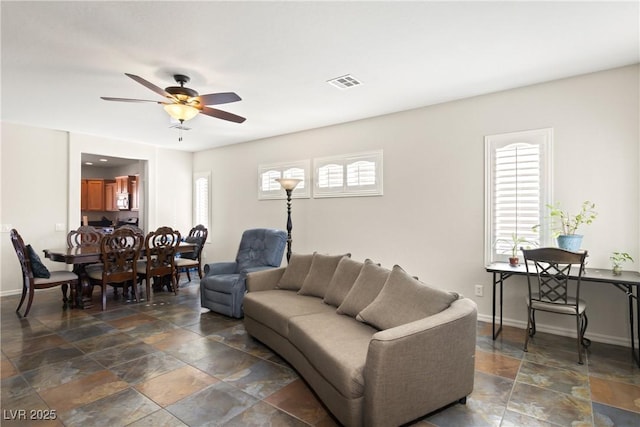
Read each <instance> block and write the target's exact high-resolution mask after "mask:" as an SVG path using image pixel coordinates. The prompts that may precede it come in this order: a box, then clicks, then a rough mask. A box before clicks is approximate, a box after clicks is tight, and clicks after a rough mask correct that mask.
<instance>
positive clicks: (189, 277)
mask: <svg viewBox="0 0 640 427" xmlns="http://www.w3.org/2000/svg"><path fill="white" fill-rule="evenodd" d="M185 270H187V279H189V282H191V274H190V273H189V270H190V269H189V267H187V268H185Z"/></svg>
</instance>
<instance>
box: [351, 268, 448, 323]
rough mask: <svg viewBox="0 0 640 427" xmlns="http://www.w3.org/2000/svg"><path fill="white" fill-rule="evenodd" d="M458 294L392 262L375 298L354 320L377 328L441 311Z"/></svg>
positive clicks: (406, 321) (411, 320) (410, 320)
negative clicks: (428, 282) (385, 279)
mask: <svg viewBox="0 0 640 427" xmlns="http://www.w3.org/2000/svg"><path fill="white" fill-rule="evenodd" d="M456 299H458V294H456V293H453V292H446V291H443V290H441V289H437V288H434V287H432V286H429V285H427V284H424V283H422V282H420V281H418V280H416V279H415V278H414V277H412V276H410V275H409V274H407V272H406V271H404V270H403V269H402V267H400V266H398V265H395V266H393V269H392V270H391V274H390V275H389V277H388V278H387V281H386V283H385V284H384V287H383V288H382V290H381V291H380V293H379V294H378V296H377V297H376V299H375V300H373V302H372V303H371V304H369V305H368V306H367V307H366V308H365V309H364V310H362V311H361V312H360V313H359V314H358V316H357V317H356V319H358V320H360V321H361V322H366V323H368V324H370V325H372V326H373V327H375V328H378V329H380V330H383V329H389V328H393V327H396V326H400V325H404V324H405V323H409V322H413V321H414V320H418V319H422V318H425V317H429V316H432V315H434V314H437V313H440V312H441V311H442V310H444V309H446V308H447V307H449V306H450V305H451V303H452V302H453V301H455V300H456Z"/></svg>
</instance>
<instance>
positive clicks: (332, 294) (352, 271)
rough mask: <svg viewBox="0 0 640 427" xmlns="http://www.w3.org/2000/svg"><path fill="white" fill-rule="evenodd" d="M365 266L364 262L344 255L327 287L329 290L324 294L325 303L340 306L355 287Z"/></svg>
mask: <svg viewBox="0 0 640 427" xmlns="http://www.w3.org/2000/svg"><path fill="white" fill-rule="evenodd" d="M363 266H364V263H362V262H360V261H355V260H353V259H351V258H349V257H343V258H342V259H340V262H339V263H338V266H337V267H336V272H335V273H334V274H333V277H332V278H331V281H330V282H329V286H328V287H327V292H325V294H324V302H325V304H329V305H332V306H334V307H338V306H339V305H340V304H342V301H344V299H345V297H346V296H347V294H348V293H349V291H350V290H351V288H352V287H353V284H354V283H355V281H356V279H357V278H358V275H359V274H360V270H362V267H363Z"/></svg>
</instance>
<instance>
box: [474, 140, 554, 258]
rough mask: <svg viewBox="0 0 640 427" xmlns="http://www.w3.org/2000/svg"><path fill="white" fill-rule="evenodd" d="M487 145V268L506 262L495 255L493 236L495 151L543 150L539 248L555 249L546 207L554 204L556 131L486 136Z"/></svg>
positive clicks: (485, 191)
mask: <svg viewBox="0 0 640 427" xmlns="http://www.w3.org/2000/svg"><path fill="white" fill-rule="evenodd" d="M484 142H485V159H484V165H485V188H484V198H485V226H484V261H485V265H489V264H491V263H494V262H503V261H505V259H503V258H505V257H504V256H498V255H497V254H496V253H495V242H494V239H493V236H494V234H495V233H494V224H493V223H494V221H493V220H494V218H493V215H494V198H495V194H494V191H493V190H494V189H493V182H494V170H493V161H494V160H493V156H494V153H495V150H496V149H498V148H503V147H506V146H509V145H511V144H515V143H517V142H526V143H528V144H536V145H539V146H540V199H541V200H540V206H539V217H540V227H539V233H540V245H541V246H551V245H552V233H551V230H550V228H549V224H548V215H547V214H546V213H547V207H546V206H547V204H551V203H553V128H542V129H533V130H526V131H518V132H509V133H503V134H495V135H487V136H485V137H484Z"/></svg>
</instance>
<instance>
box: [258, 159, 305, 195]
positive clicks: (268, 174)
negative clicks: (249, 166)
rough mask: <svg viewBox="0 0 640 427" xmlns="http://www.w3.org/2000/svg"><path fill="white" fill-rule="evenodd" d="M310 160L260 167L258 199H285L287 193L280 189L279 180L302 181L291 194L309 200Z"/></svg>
mask: <svg viewBox="0 0 640 427" xmlns="http://www.w3.org/2000/svg"><path fill="white" fill-rule="evenodd" d="M309 164H310V162H309V160H301V161H297V162H289V163H274V164H268V165H259V166H258V199H260V200H265V199H284V198H286V193H285V192H284V190H283V189H282V187H280V183H279V182H278V181H276V179H277V178H297V179H301V180H302V181H300V183H299V184H298V185H297V186H296V188H295V190H293V193H292V194H291V197H293V198H308V197H309V196H310V190H309V187H310V186H309V184H308V182H307V181H308V177H309Z"/></svg>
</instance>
